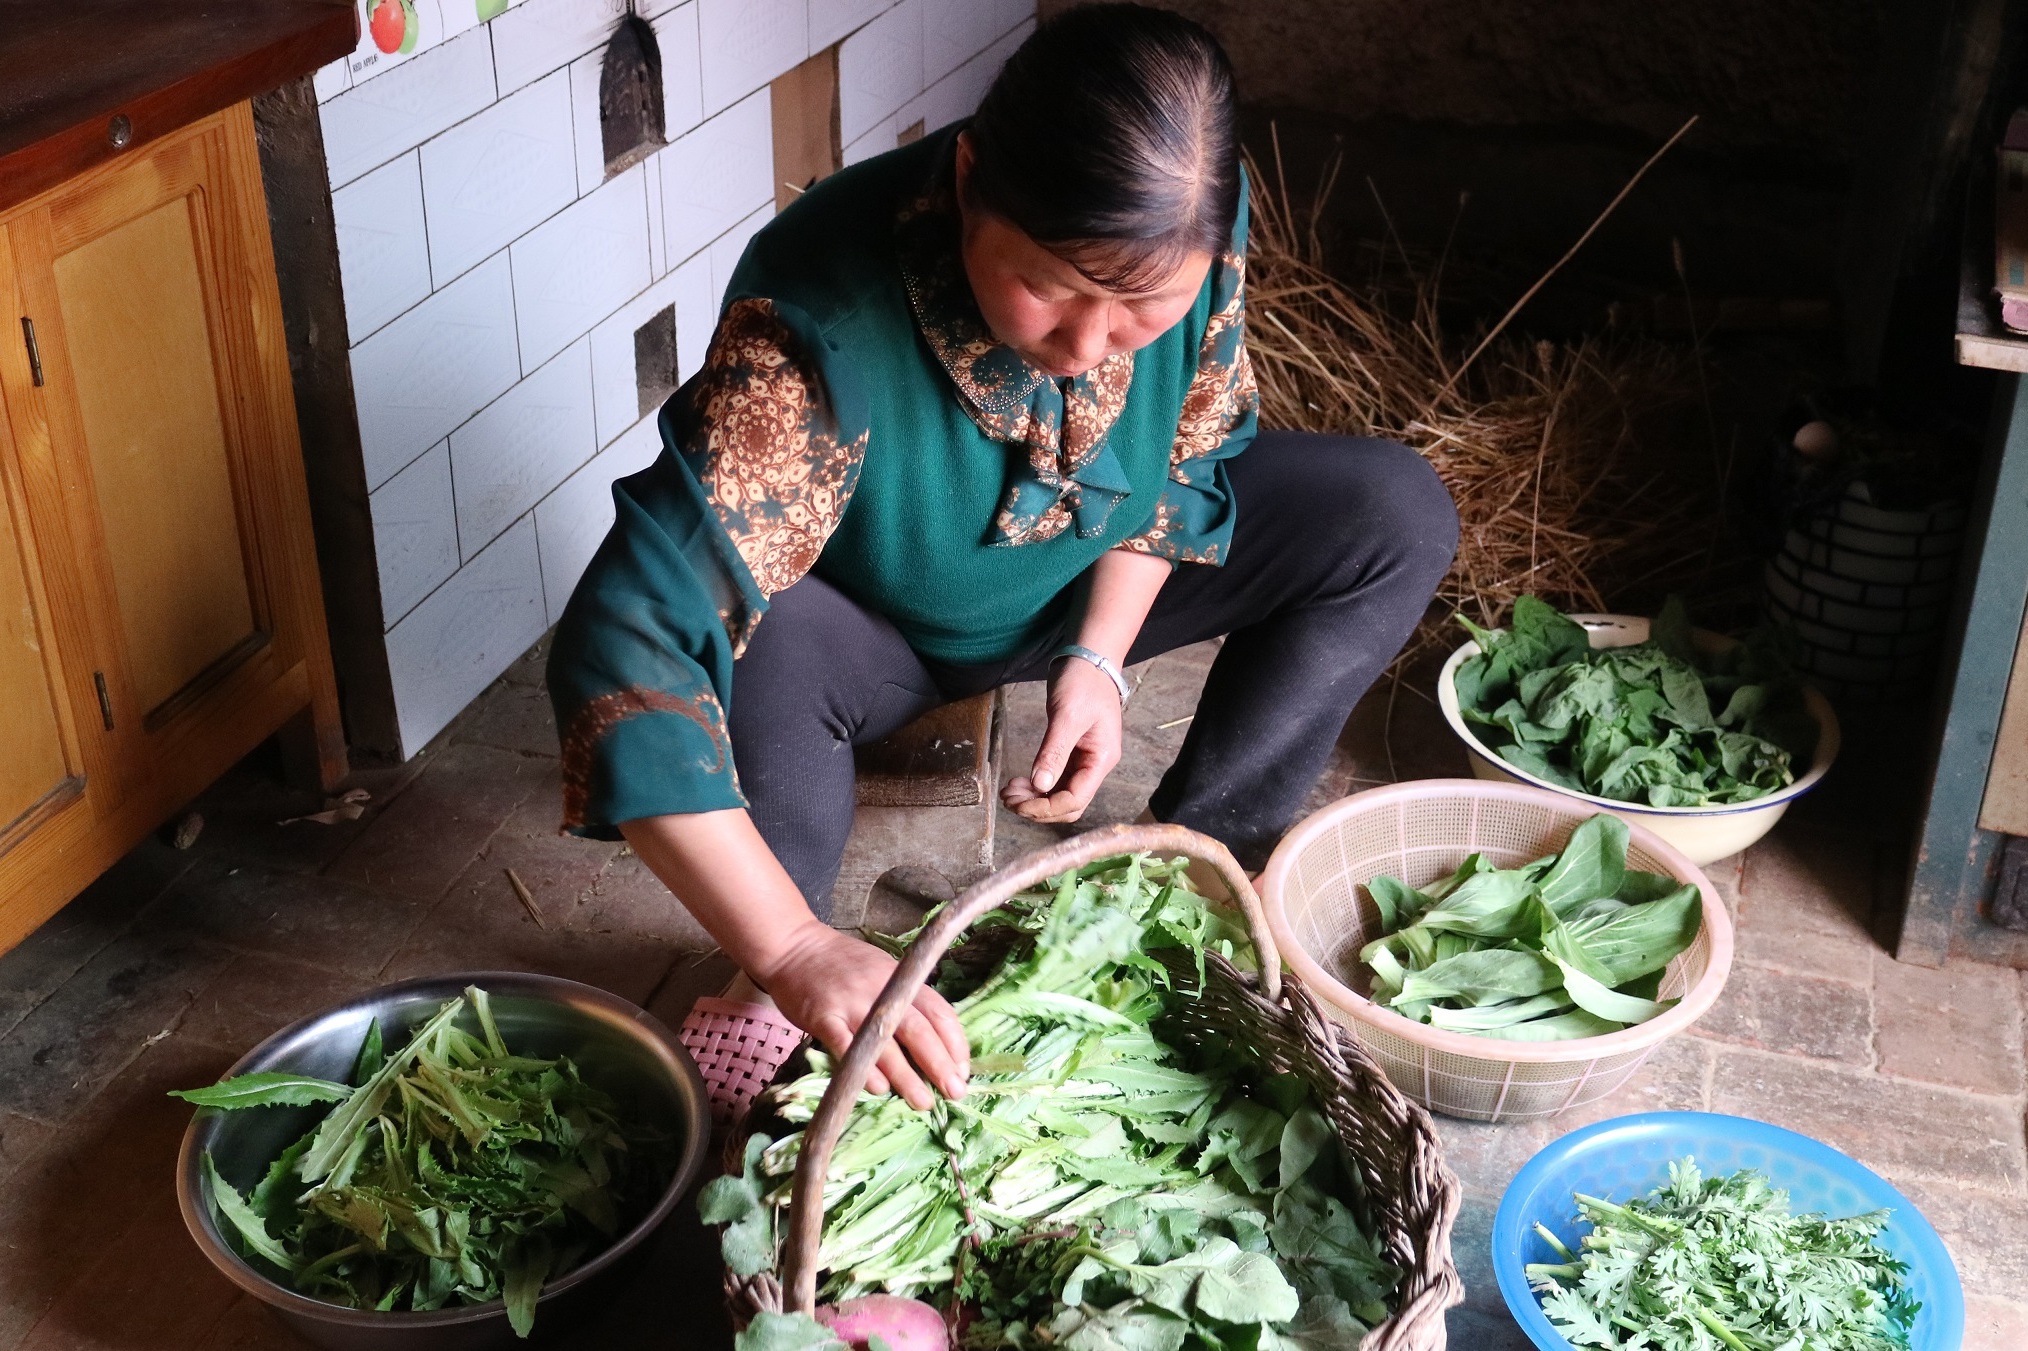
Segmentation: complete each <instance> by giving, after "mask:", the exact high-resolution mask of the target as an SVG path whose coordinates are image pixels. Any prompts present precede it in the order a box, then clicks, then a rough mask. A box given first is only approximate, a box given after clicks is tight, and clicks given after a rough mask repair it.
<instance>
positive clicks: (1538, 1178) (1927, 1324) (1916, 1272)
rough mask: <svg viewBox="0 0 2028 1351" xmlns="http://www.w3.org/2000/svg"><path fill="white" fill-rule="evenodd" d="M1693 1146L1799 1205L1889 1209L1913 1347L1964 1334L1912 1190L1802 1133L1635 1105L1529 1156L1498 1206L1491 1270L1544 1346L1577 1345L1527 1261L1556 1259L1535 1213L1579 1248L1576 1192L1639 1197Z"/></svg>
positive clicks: (1953, 1346)
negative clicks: (1912, 1309) (1544, 1302)
mask: <svg viewBox="0 0 2028 1351" xmlns="http://www.w3.org/2000/svg"><path fill="white" fill-rule="evenodd" d="M1686 1154H1689V1155H1694V1156H1695V1157H1696V1159H1697V1166H1698V1167H1699V1168H1701V1169H1702V1170H1704V1172H1705V1174H1706V1176H1710V1175H1713V1174H1718V1173H1730V1172H1734V1171H1736V1170H1738V1169H1741V1168H1755V1169H1758V1170H1760V1171H1761V1172H1763V1173H1766V1174H1767V1175H1768V1176H1769V1177H1770V1178H1771V1179H1773V1181H1774V1185H1775V1186H1777V1187H1781V1188H1783V1189H1785V1190H1786V1191H1787V1192H1788V1194H1789V1203H1790V1205H1791V1206H1792V1208H1793V1209H1794V1210H1795V1211H1796V1212H1797V1213H1802V1212H1805V1211H1818V1212H1821V1213H1823V1214H1826V1215H1832V1216H1846V1215H1856V1214H1859V1213H1860V1212H1862V1211H1868V1210H1888V1211H1891V1212H1893V1213H1892V1214H1891V1215H1890V1216H1889V1217H1888V1221H1887V1227H1886V1228H1885V1229H1883V1230H1882V1231H1881V1234H1880V1240H1879V1241H1880V1244H1881V1246H1882V1247H1884V1248H1886V1249H1887V1250H1888V1251H1889V1252H1891V1253H1893V1254H1894V1255H1895V1256H1896V1257H1897V1258H1899V1259H1900V1260H1901V1261H1903V1262H1906V1263H1908V1280H1909V1284H1910V1286H1911V1287H1912V1288H1913V1290H1914V1292H1915V1297H1916V1298H1917V1299H1918V1300H1920V1301H1921V1302H1922V1312H1920V1313H1918V1314H1917V1315H1916V1318H1915V1328H1914V1333H1913V1335H1912V1336H1911V1337H1910V1339H1909V1346H1910V1348H1911V1351H1958V1347H1959V1343H1960V1342H1961V1341H1963V1339H1964V1333H1965V1297H1964V1290H1963V1288H1962V1287H1961V1286H1960V1285H1959V1284H1958V1271H1957V1267H1956V1266H1954V1265H1953V1264H1952V1262H1951V1257H1950V1253H1949V1252H1947V1251H1946V1250H1945V1249H1944V1245H1943V1240H1942V1239H1941V1238H1939V1237H1937V1232H1936V1230H1935V1229H1933V1228H1931V1227H1930V1223H1929V1221H1928V1220H1925V1219H1924V1218H1923V1217H1922V1214H1921V1212H1920V1211H1918V1210H1917V1209H1916V1208H1915V1206H1914V1204H1913V1203H1912V1202H1910V1201H1909V1199H1908V1198H1907V1197H1905V1196H1903V1195H1902V1194H1901V1193H1900V1192H1898V1191H1896V1190H1895V1189H1894V1188H1893V1187H1891V1186H1889V1185H1888V1183H1887V1181H1886V1179H1884V1178H1882V1177H1881V1176H1880V1175H1879V1174H1877V1173H1875V1172H1874V1171H1873V1170H1872V1169H1870V1168H1867V1167H1866V1166H1865V1165H1863V1164H1861V1163H1858V1162H1857V1161H1855V1160H1853V1159H1849V1158H1847V1157H1846V1156H1845V1155H1843V1154H1840V1153H1839V1152H1838V1151H1837V1150H1835V1149H1832V1148H1831V1147H1830V1146H1829V1145H1824V1144H1819V1143H1818V1142H1817V1141H1815V1140H1812V1139H1810V1138H1809V1137H1808V1136H1806V1135H1798V1134H1796V1133H1795V1132H1794V1131H1789V1130H1783V1129H1782V1128H1781V1127H1779V1126H1770V1125H1768V1124H1767V1123H1766V1122H1764V1121H1750V1120H1748V1119H1747V1118H1745V1117H1737V1116H1721V1115H1718V1114H1717V1113H1713V1112H1642V1113H1640V1114H1638V1115H1635V1116H1622V1117H1615V1118H1613V1119H1612V1120H1610V1121H1601V1122H1599V1123H1598V1124H1597V1125H1594V1126H1586V1127H1584V1128H1583V1129H1582V1130H1576V1131H1572V1132H1571V1133H1570V1134H1568V1135H1566V1136H1564V1137H1563V1138H1562V1139H1560V1140H1556V1141H1554V1142H1552V1143H1551V1144H1550V1145H1548V1146H1547V1147H1546V1148H1544V1149H1543V1150H1542V1151H1541V1152H1540V1153H1538V1154H1537V1155H1536V1156H1535V1157H1534V1158H1532V1159H1530V1160H1529V1161H1528V1164H1527V1166H1526V1167H1524V1168H1523V1169H1522V1170H1521V1171H1520V1172H1519V1173H1518V1174H1516V1175H1515V1177H1514V1180H1513V1182H1511V1183H1509V1184H1508V1186H1507V1192H1506V1195H1504V1196H1502V1197H1501V1198H1500V1209H1499V1211H1498V1213H1496V1214H1495V1215H1494V1217H1493V1271H1494V1274H1495V1275H1496V1276H1497V1277H1498V1278H1499V1281H1500V1295H1501V1297H1502V1298H1504V1299H1505V1300H1506V1301H1507V1308H1508V1310H1509V1311H1510V1312H1512V1313H1513V1315H1514V1319H1515V1321H1516V1322H1518V1323H1519V1324H1520V1325H1521V1328H1522V1330H1523V1331H1524V1332H1526V1333H1527V1334H1528V1337H1529V1339H1530V1340H1531V1341H1533V1342H1534V1343H1535V1345H1537V1346H1538V1347H1541V1348H1542V1351H1572V1348H1571V1345H1570V1343H1569V1342H1568V1341H1566V1340H1565V1339H1564V1337H1563V1335H1562V1334H1561V1333H1559V1332H1557V1330H1556V1329H1555V1328H1554V1327H1553V1326H1551V1324H1550V1322H1549V1320H1548V1319H1547V1318H1546V1317H1544V1316H1543V1313H1542V1307H1541V1305H1540V1303H1539V1302H1538V1301H1537V1298H1536V1295H1535V1292H1534V1291H1533V1290H1532V1289H1530V1288H1529V1285H1528V1278H1527V1277H1526V1276H1525V1275H1524V1274H1523V1272H1522V1268H1523V1267H1524V1266H1525V1265H1526V1264H1528V1263H1530V1262H1556V1261H1561V1260H1562V1259H1561V1258H1559V1257H1558V1256H1557V1255H1556V1253H1555V1251H1554V1250H1553V1249H1552V1248H1551V1247H1550V1246H1549V1244H1548V1242H1547V1241H1546V1240H1544V1239H1543V1237H1542V1236H1541V1235H1540V1234H1538V1233H1536V1232H1535V1229H1534V1226H1535V1224H1536V1223H1537V1222H1538V1221H1539V1222H1540V1223H1541V1224H1542V1225H1543V1227H1545V1228H1546V1229H1548V1230H1549V1231H1550V1232H1551V1233H1553V1234H1555V1235H1556V1236H1557V1238H1559V1239H1561V1240H1562V1241H1563V1242H1565V1243H1567V1244H1568V1245H1570V1247H1572V1248H1573V1249H1575V1248H1576V1247H1577V1241H1578V1239H1579V1237H1580V1236H1582V1235H1583V1234H1585V1233H1586V1232H1588V1231H1589V1229H1590V1225H1589V1224H1587V1223H1586V1222H1584V1221H1583V1220H1581V1219H1580V1218H1579V1217H1578V1213H1577V1203H1576V1202H1575V1201H1573V1200H1572V1199H1571V1196H1572V1195H1573V1193H1576V1192H1584V1193H1585V1194H1587V1195H1590V1196H1601V1197H1604V1198H1606V1199H1607V1200H1611V1201H1625V1200H1627V1199H1628V1198H1630V1197H1635V1196H1645V1195H1646V1194H1647V1193H1648V1192H1650V1191H1652V1190H1653V1189H1654V1188H1655V1187H1657V1186H1659V1185H1660V1184H1662V1183H1664V1182H1667V1181H1668V1179H1669V1164H1670V1161H1671V1160H1674V1159H1680V1158H1682V1157H1683V1156H1684V1155H1686Z"/></svg>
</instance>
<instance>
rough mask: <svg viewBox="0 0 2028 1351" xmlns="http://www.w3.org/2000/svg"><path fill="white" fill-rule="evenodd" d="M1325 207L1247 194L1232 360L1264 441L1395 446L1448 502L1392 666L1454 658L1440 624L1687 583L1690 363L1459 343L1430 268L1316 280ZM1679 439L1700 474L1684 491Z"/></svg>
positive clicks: (1276, 194) (1705, 560) (1498, 342)
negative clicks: (1446, 544) (1456, 532)
mask: <svg viewBox="0 0 2028 1351" xmlns="http://www.w3.org/2000/svg"><path fill="white" fill-rule="evenodd" d="M1251 176H1252V179H1253V181H1254V183H1256V184H1263V183H1264V182H1265V176H1264V175H1262V174H1261V173H1260V171H1259V170H1258V168H1257V167H1253V168H1252V169H1251ZM1328 190H1329V189H1328V185H1327V186H1326V188H1325V190H1324V191H1322V192H1320V193H1319V194H1318V195H1317V198H1316V202H1317V205H1316V206H1313V207H1312V209H1311V211H1310V212H1309V214H1308V216H1307V217H1306V218H1304V219H1301V220H1299V219H1298V217H1297V213H1296V212H1295V211H1294V210H1293V209H1292V208H1291V206H1290V202H1289V197H1288V191H1287V186H1286V184H1285V183H1283V184H1281V185H1280V187H1279V190H1278V191H1276V190H1257V191H1256V193H1255V195H1254V199H1253V218H1252V225H1251V239H1250V243H1249V246H1248V254H1247V290H1248V293H1249V294H1248V299H1247V347H1248V349H1249V350H1250V352H1251V354H1252V359H1253V364H1254V370H1255V374H1256V378H1257V380H1258V381H1259V384H1260V394H1261V421H1262V423H1263V424H1264V425H1267V426H1271V427H1288V428H1300V429H1306V430H1312V431H1326V432H1338V433H1346V434H1352V435H1362V436H1382V437H1388V438H1391V439H1393V440H1397V441H1401V442H1403V443H1405V444H1407V445H1409V446H1412V447H1414V448H1415V449H1416V450H1417V451H1419V452H1421V454H1422V455H1423V456H1424V457H1425V458H1426V459H1428V460H1429V462H1430V463H1431V464H1432V465H1434V466H1435V467H1436V471H1437V473H1438V475H1439V476H1440V477H1441V478H1442V479H1443V481H1444V484H1445V486H1446V487H1448V488H1449V489H1450V492H1451V496H1452V498H1453V500H1454V501H1456V503H1457V507H1458V515H1459V517H1460V520H1461V524H1462V532H1461V538H1460V541H1459V545H1458V553H1457V559H1456V561H1455V562H1454V563H1453V564H1452V567H1451V571H1450V574H1449V575H1448V576H1447V577H1446V578H1445V579H1444V581H1443V584H1442V586H1441V587H1439V589H1438V592H1437V596H1436V600H1435V602H1433V606H1432V611H1431V616H1430V618H1429V620H1428V621H1426V622H1425V623H1424V624H1423V625H1422V627H1421V628H1420V630H1419V631H1418V633H1417V635H1416V638H1415V640H1414V641H1412V642H1411V643H1410V645H1409V647H1408V649H1407V650H1406V651H1405V652H1404V653H1403V654H1402V658H1401V661H1402V663H1403V664H1405V663H1407V662H1408V661H1411V660H1413V659H1414V658H1415V657H1417V656H1419V655H1422V654H1423V653H1425V652H1427V651H1429V650H1430V649H1431V648H1432V647H1434V646H1437V645H1442V646H1450V645H1452V644H1453V643H1454V642H1455V641H1456V639H1457V630H1456V628H1455V626H1454V625H1452V624H1451V623H1450V620H1449V616H1450V613H1451V612H1452V611H1453V610H1462V611H1464V612H1465V613H1466V614H1468V615H1471V616H1472V617H1473V618H1474V619H1477V620H1479V621H1480V622H1483V623H1488V624H1498V623H1502V622H1504V621H1505V619H1506V617H1507V614H1508V611H1509V609H1510V608H1511V606H1512V605H1513V602H1514V600H1515V599H1516V598H1517V597H1518V596H1520V595H1521V594H1523V593H1524V592H1531V591H1532V592H1534V593H1535V594H1536V595H1539V596H1541V597H1543V598H1544V599H1545V600H1548V601H1549V602H1550V603H1551V604H1554V605H1557V606H1559V607H1562V608H1564V609H1566V610H1576V611H1597V610H1608V609H1611V608H1612V607H1613V606H1614V605H1616V604H1617V605H1625V604H1629V603H1633V601H1634V600H1635V599H1636V598H1638V599H1641V600H1651V599H1652V598H1653V597H1654V596H1656V595H1658V594H1659V593H1660V592H1661V591H1666V590H1668V589H1670V588H1671V587H1672V586H1674V587H1681V586H1683V585H1685V584H1686V583H1688V582H1690V581H1691V580H1693V579H1694V578H1696V577H1697V576H1698V575H1699V574H1700V573H1701V572H1702V571H1703V570H1704V569H1705V568H1706V567H1707V565H1708V564H1709V562H1710V550H1711V541H1712V539H1713V537H1714V533H1715V529H1716V518H1717V515H1718V508H1717V494H1716V492H1715V487H1716V485H1715V483H1714V482H1713V479H1714V477H1715V476H1714V475H1712V474H1711V473H1710V472H1709V461H1708V457H1707V456H1706V455H1705V454H1703V453H1702V452H1703V449H1704V447H1705V446H1706V445H1708V442H1706V441H1705V436H1704V434H1705V428H1706V423H1705V419H1704V413H1703V410H1702V409H1700V407H1699V402H1698V393H1699V382H1698V376H1699V372H1698V367H1697V361H1696V357H1695V354H1694V353H1692V352H1689V351H1686V350H1684V349H1682V348H1679V347H1671V346H1666V345H1663V344H1659V343H1655V342H1652V341H1641V340H1631V339H1624V338H1598V337H1585V338H1581V339H1578V340H1575V341H1569V342H1547V341H1529V340H1526V339H1523V338H1519V337H1499V338H1496V339H1495V340H1494V341H1493V342H1492V343H1490V344H1485V343H1484V341H1483V339H1482V338H1479V337H1477V336H1476V335H1475V336H1474V338H1473V339H1472V341H1471V342H1469V343H1468V342H1467V341H1465V340H1464V339H1463V338H1461V337H1460V336H1459V335H1455V334H1451V333H1446V332H1445V331H1444V327H1443V325H1442V323H1441V322H1440V321H1439V318H1438V310H1437V288H1438V282H1439V280H1440V278H1441V274H1442V262H1441V260H1437V261H1436V262H1434V263H1433V264H1426V265H1418V264H1417V263H1415V262H1414V261H1412V260H1410V259H1409V258H1408V257H1407V256H1406V254H1404V253H1403V252H1402V251H1401V250H1400V249H1399V248H1395V249H1392V250H1386V251H1383V256H1384V257H1385V258H1386V259H1387V260H1389V261H1388V262H1387V264H1386V265H1385V266H1384V267H1381V268H1379V269H1377V270H1376V272H1375V274H1374V275H1373V276H1372V277H1371V278H1370V279H1369V280H1368V281H1367V282H1366V283H1365V284H1363V285H1358V286H1355V285H1352V284H1349V283H1348V282H1346V281H1345V280H1343V279H1341V278H1340V277H1339V276H1336V275H1334V274H1333V273H1332V272H1331V271H1329V270H1327V269H1326V267H1325V266H1324V261H1323V248H1322V244H1321V241H1320V238H1319V234H1318V229H1317V222H1318V211H1319V209H1320V208H1321V205H1322V202H1323V201H1324V199H1325V196H1326V195H1327V194H1328ZM1531 294H1532V292H1531ZM1524 299H1525V297H1524ZM1481 346H1483V350H1477V349H1479V348H1480V347H1481ZM1475 352H1476V359H1474V353H1475ZM1685 432H1690V433H1692V437H1691V438H1690V439H1691V440H1692V441H1693V450H1692V454H1691V455H1690V456H1689V457H1688V458H1690V459H1693V460H1696V461H1701V462H1702V463H1701V464H1700V465H1699V466H1698V468H1697V469H1695V470H1693V471H1691V472H1689V473H1687V474H1686V473H1685V471H1684V468H1683V466H1682V461H1683V460H1684V459H1685V458H1686V457H1685V456H1684V454H1683V453H1682V452H1683V445H1684V441H1685V439H1686V438H1685V435H1684V433H1685ZM1698 480H1701V481H1698Z"/></svg>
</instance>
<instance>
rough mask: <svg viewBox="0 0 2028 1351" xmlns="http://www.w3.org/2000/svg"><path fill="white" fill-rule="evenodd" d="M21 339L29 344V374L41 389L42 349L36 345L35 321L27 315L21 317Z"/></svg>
mask: <svg viewBox="0 0 2028 1351" xmlns="http://www.w3.org/2000/svg"><path fill="white" fill-rule="evenodd" d="M21 339H22V341H23V342H25V343H27V344H28V373H29V375H30V376H32V377H33V378H34V380H35V383H36V385H37V386H38V387H39V386H40V385H41V384H42V349H41V348H40V347H38V346H36V345H35V321H34V320H33V319H30V318H29V317H28V316H27V315H25V314H24V315H22V316H21Z"/></svg>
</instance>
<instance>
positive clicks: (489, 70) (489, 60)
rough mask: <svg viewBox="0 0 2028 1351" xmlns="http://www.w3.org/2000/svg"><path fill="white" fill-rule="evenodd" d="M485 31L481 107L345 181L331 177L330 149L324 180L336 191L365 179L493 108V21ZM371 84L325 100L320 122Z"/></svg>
mask: <svg viewBox="0 0 2028 1351" xmlns="http://www.w3.org/2000/svg"><path fill="white" fill-rule="evenodd" d="M486 30H487V38H486V62H485V65H486V83H487V86H488V89H489V92H488V93H487V95H486V100H485V102H483V103H481V104H480V105H479V106H477V107H476V108H474V109H472V111H471V112H469V113H466V114H465V115H464V116H463V117H460V118H459V119H458V120H457V121H455V122H452V123H449V124H447V125H445V126H443V127H440V128H438V129H437V130H436V131H434V132H432V133H431V134H430V135H428V136H425V137H423V139H422V140H420V141H412V142H409V143H408V144H406V145H404V146H402V147H401V148H400V149H399V150H396V151H395V152H394V153H393V154H391V155H389V156H387V157H386V158H385V159H380V160H376V161H374V162H373V163H371V164H367V165H364V166H360V167H357V168H354V169H352V171H351V172H350V173H348V174H347V175H346V176H345V180H344V182H333V181H332V180H331V155H330V151H329V149H328V148H327V149H326V151H325V155H324V176H325V182H326V183H327V184H329V186H330V187H331V189H332V190H333V191H336V190H337V189H339V188H342V187H345V186H346V185H347V184H349V183H352V182H354V181H356V180H358V179H361V178H364V177H365V176H366V175H367V174H370V173H372V172H373V171H374V170H375V169H380V168H384V167H386V166H387V165H388V164H391V163H393V162H394V161H395V160H398V159H400V158H401V157H402V156H403V155H407V154H412V153H413V152H415V151H416V150H418V149H420V148H421V147H422V146H424V145H426V144H428V143H429V142H431V141H433V140H435V139H436V138H437V137H439V136H442V135H444V134H445V133H446V132H450V131H455V130H456V129H457V128H459V127H461V126H463V125H464V124H465V123H467V122H469V121H471V120H472V119H473V118H475V117H477V116H479V115H480V114H481V113H484V112H485V111H486V110H487V109H488V108H491V107H493V106H495V105H496V104H498V103H499V102H500V91H499V86H498V84H497V82H496V81H495V80H494V77H493V48H492V25H491V24H488V25H486ZM466 37H467V35H465V34H460V35H459V37H458V38H453V39H451V40H450V41H448V42H445V43H443V44H442V45H440V46H438V47H436V48H433V49H432V50H434V51H443V50H444V49H445V48H448V47H449V46H450V45H451V44H452V43H454V42H457V41H459V40H460V39H464V38H466ZM418 55H422V53H418ZM406 64H407V63H404V66H405V65H406ZM475 64H476V63H475ZM394 69H396V70H400V69H403V66H397V67H395V68H394ZM372 84H373V81H371V80H368V81H364V82H362V81H354V82H353V84H352V86H351V87H350V88H349V89H346V90H344V91H343V92H342V93H338V94H333V95H332V96H331V97H330V98H329V99H326V100H324V101H323V102H321V103H319V104H318V105H317V109H318V113H319V121H320V123H321V120H322V114H323V113H324V111H325V110H326V109H327V108H331V107H333V106H337V105H340V104H341V103H342V102H343V100H345V99H347V98H354V97H358V96H360V95H361V94H362V92H363V91H365V90H368V89H370V88H371V86H372ZM517 92H518V91H517ZM319 129H320V131H321V130H322V127H321V125H320V128H319ZM325 139H326V141H327V142H328V140H329V136H328V135H327V136H326V137H325Z"/></svg>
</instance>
